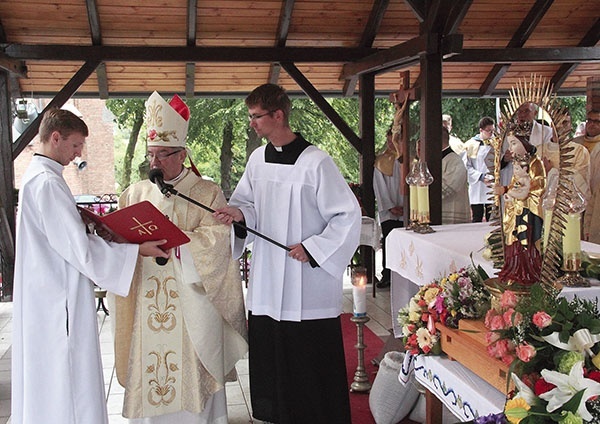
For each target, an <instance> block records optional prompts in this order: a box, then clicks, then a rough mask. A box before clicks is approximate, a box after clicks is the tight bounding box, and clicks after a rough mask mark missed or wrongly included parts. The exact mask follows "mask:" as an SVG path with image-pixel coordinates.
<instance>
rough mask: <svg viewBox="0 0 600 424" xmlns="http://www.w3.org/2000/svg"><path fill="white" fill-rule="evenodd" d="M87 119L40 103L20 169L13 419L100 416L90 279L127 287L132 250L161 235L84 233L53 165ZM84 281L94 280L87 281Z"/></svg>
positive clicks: (26, 423) (80, 142) (68, 423)
mask: <svg viewBox="0 0 600 424" xmlns="http://www.w3.org/2000/svg"><path fill="white" fill-rule="evenodd" d="M87 136H88V128H87V125H86V124H85V123H84V122H83V121H82V120H81V119H80V118H78V117H77V116H76V115H74V114H73V113H71V112H69V111H66V110H62V109H51V110H48V111H47V112H46V113H45V114H44V117H43V119H42V122H41V124H40V145H39V149H38V153H36V154H35V155H34V157H33V158H32V160H31V163H30V165H29V167H28V169H27V171H26V172H25V174H24V176H23V180H22V182H21V189H20V191H19V210H18V215H17V234H16V260H15V284H14V293H13V295H14V298H13V321H12V322H13V339H12V398H11V399H12V412H11V413H12V416H11V422H13V423H15V424H17V423H18V424H40V423H46V424H76V423H77V424H96V423H98V424H105V423H108V416H107V412H106V397H105V394H104V381H103V377H102V363H101V360H100V345H99V341H98V324H97V321H96V320H97V318H96V308H95V298H94V284H93V282H95V283H96V284H97V285H99V286H100V287H102V288H104V289H107V290H111V291H113V292H115V293H118V294H121V295H126V294H127V293H128V292H129V286H130V284H131V278H132V276H133V271H134V267H135V263H136V260H137V258H138V251H139V253H140V254H142V255H150V256H156V257H158V256H160V257H166V256H167V253H165V252H163V251H162V249H160V248H159V247H158V245H159V244H162V243H164V242H165V240H160V241H155V242H146V243H144V244H142V245H140V246H139V248H138V246H137V245H134V244H117V243H111V242H107V241H104V240H103V239H102V238H100V237H98V236H96V235H92V234H88V233H86V225H85V224H84V222H83V221H82V219H81V217H80V215H79V213H78V212H77V207H76V204H75V201H74V199H73V195H72V194H71V191H70V189H69V187H68V186H67V183H66V182H65V180H64V179H63V176H62V171H63V169H64V166H65V165H68V164H69V163H71V162H72V161H73V160H74V159H75V158H76V157H79V156H81V151H82V149H83V147H84V143H85V138H86V137H87ZM92 281H93V282H92Z"/></svg>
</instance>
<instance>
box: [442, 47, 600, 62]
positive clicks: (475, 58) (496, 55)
mask: <svg viewBox="0 0 600 424" xmlns="http://www.w3.org/2000/svg"><path fill="white" fill-rule="evenodd" d="M444 61H445V62H466V63H498V64H501V65H502V64H510V63H513V62H521V63H526V62H527V63H536V62H537V63H570V62H581V63H593V62H599V61H600V47H557V48H524V47H521V48H505V49H463V50H462V52H460V53H458V54H456V55H454V56H452V57H451V58H446V59H444Z"/></svg>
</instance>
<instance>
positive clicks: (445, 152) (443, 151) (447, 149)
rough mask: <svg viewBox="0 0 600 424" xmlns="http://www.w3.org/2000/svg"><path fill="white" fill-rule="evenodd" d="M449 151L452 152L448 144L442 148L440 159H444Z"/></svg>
mask: <svg viewBox="0 0 600 424" xmlns="http://www.w3.org/2000/svg"><path fill="white" fill-rule="evenodd" d="M450 153H452V148H451V147H450V146H448V147H446V148H445V149H444V150H442V159H444V158H445V157H446V156H448V155H449V154H450Z"/></svg>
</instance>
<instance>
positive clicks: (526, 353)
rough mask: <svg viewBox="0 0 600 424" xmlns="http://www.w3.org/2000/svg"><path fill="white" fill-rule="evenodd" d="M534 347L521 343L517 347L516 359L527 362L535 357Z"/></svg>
mask: <svg viewBox="0 0 600 424" xmlns="http://www.w3.org/2000/svg"><path fill="white" fill-rule="evenodd" d="M535 354H536V351H535V347H533V346H531V345H530V344H529V343H523V344H521V345H519V346H517V357H518V358H519V359H520V360H521V361H523V362H529V361H531V359H532V358H533V357H534V356H535Z"/></svg>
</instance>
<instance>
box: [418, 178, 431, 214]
mask: <svg viewBox="0 0 600 424" xmlns="http://www.w3.org/2000/svg"><path fill="white" fill-rule="evenodd" d="M417 197H418V203H419V208H418V209H419V215H420V219H419V221H423V222H428V221H429V219H428V218H429V186H428V185H420V186H417Z"/></svg>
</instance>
